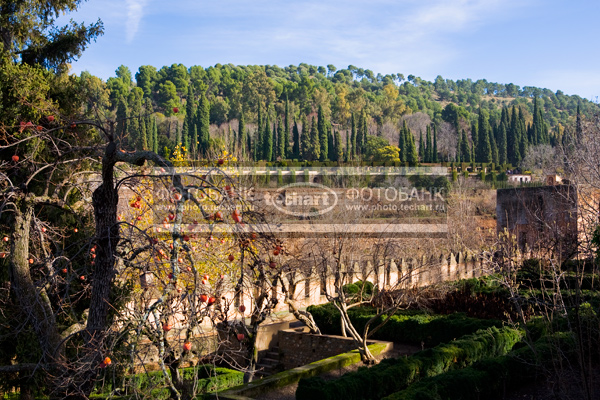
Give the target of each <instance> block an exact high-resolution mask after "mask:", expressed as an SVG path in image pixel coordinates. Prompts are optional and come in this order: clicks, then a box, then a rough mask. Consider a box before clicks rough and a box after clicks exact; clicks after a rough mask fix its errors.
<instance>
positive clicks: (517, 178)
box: [508, 174, 531, 183]
mask: <svg viewBox="0 0 600 400" xmlns="http://www.w3.org/2000/svg"><path fill="white" fill-rule="evenodd" d="M508 181H509V182H512V183H531V175H522V174H514V175H508Z"/></svg>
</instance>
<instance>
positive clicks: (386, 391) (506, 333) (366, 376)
mask: <svg viewBox="0 0 600 400" xmlns="http://www.w3.org/2000/svg"><path fill="white" fill-rule="evenodd" d="M521 337H522V333H521V331H519V330H516V329H513V328H509V327H503V328H500V329H498V328H496V327H492V328H488V329H485V330H480V331H477V332H476V333H474V334H472V335H467V336H464V337H462V338H460V339H458V340H455V341H453V342H451V343H447V344H441V345H438V346H436V347H434V348H432V349H427V350H423V351H420V352H418V353H416V354H415V355H413V356H411V357H402V358H396V359H385V360H383V361H382V362H381V363H379V364H378V365H375V366H373V367H371V368H367V367H361V368H359V369H358V371H356V372H351V373H347V374H345V375H343V376H342V377H341V378H339V379H336V380H331V381H324V380H323V379H322V378H320V377H315V378H309V379H302V380H301V381H300V382H299V384H298V389H297V390H296V399H297V400H311V399H322V400H327V399H331V400H335V399H344V400H354V399H356V400H359V399H380V398H382V397H385V396H388V395H390V394H392V393H395V392H398V391H400V390H402V389H405V388H406V387H407V386H408V385H410V384H412V383H413V382H416V381H418V380H420V379H421V378H426V377H431V376H435V375H439V374H441V373H444V372H446V371H449V370H452V369H458V368H464V367H466V366H469V365H471V364H473V363H474V362H476V361H479V360H483V359H485V358H489V357H496V356H499V355H504V354H506V353H508V352H509V351H510V350H511V349H512V348H513V346H514V345H515V344H516V343H517V342H519V341H520V340H521Z"/></svg>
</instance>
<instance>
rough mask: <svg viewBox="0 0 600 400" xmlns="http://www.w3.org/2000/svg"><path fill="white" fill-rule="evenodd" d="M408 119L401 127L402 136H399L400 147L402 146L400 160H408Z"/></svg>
mask: <svg viewBox="0 0 600 400" xmlns="http://www.w3.org/2000/svg"><path fill="white" fill-rule="evenodd" d="M407 129H408V128H407V127H406V120H404V121H403V122H402V128H401V129H400V136H399V138H398V148H400V161H401V162H406V158H407V152H406V131H407Z"/></svg>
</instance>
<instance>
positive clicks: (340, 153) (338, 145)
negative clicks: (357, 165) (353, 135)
mask: <svg viewBox="0 0 600 400" xmlns="http://www.w3.org/2000/svg"><path fill="white" fill-rule="evenodd" d="M335 154H336V157H335V160H336V161H337V162H341V161H343V160H344V148H343V146H342V135H340V131H339V130H336V131H335Z"/></svg>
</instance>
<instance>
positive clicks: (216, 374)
mask: <svg viewBox="0 0 600 400" xmlns="http://www.w3.org/2000/svg"><path fill="white" fill-rule="evenodd" d="M179 373H180V374H181V377H182V378H183V380H184V382H185V383H186V384H188V383H189V385H194V384H195V385H196V391H197V392H198V393H210V392H216V391H220V390H224V389H228V388H230V387H234V386H238V385H241V384H243V383H244V373H243V372H240V371H235V370H232V369H228V368H219V367H214V366H212V365H200V366H197V367H190V368H182V369H180V370H179ZM127 385H128V386H129V387H130V388H131V389H132V391H133V392H137V393H140V392H146V391H147V392H151V395H152V398H153V399H163V398H164V399H168V398H169V396H170V393H169V390H168V389H165V388H164V386H165V383H164V377H163V373H162V371H152V372H148V373H143V374H136V375H133V376H131V377H129V378H128V379H127ZM159 387H160V388H161V389H152V388H159ZM109 390H110V389H109ZM109 397H110V398H111V399H129V398H137V397H136V396H135V395H127V396H110V395H109V394H107V393H99V394H95V395H92V396H90V398H93V399H104V398H109Z"/></svg>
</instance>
